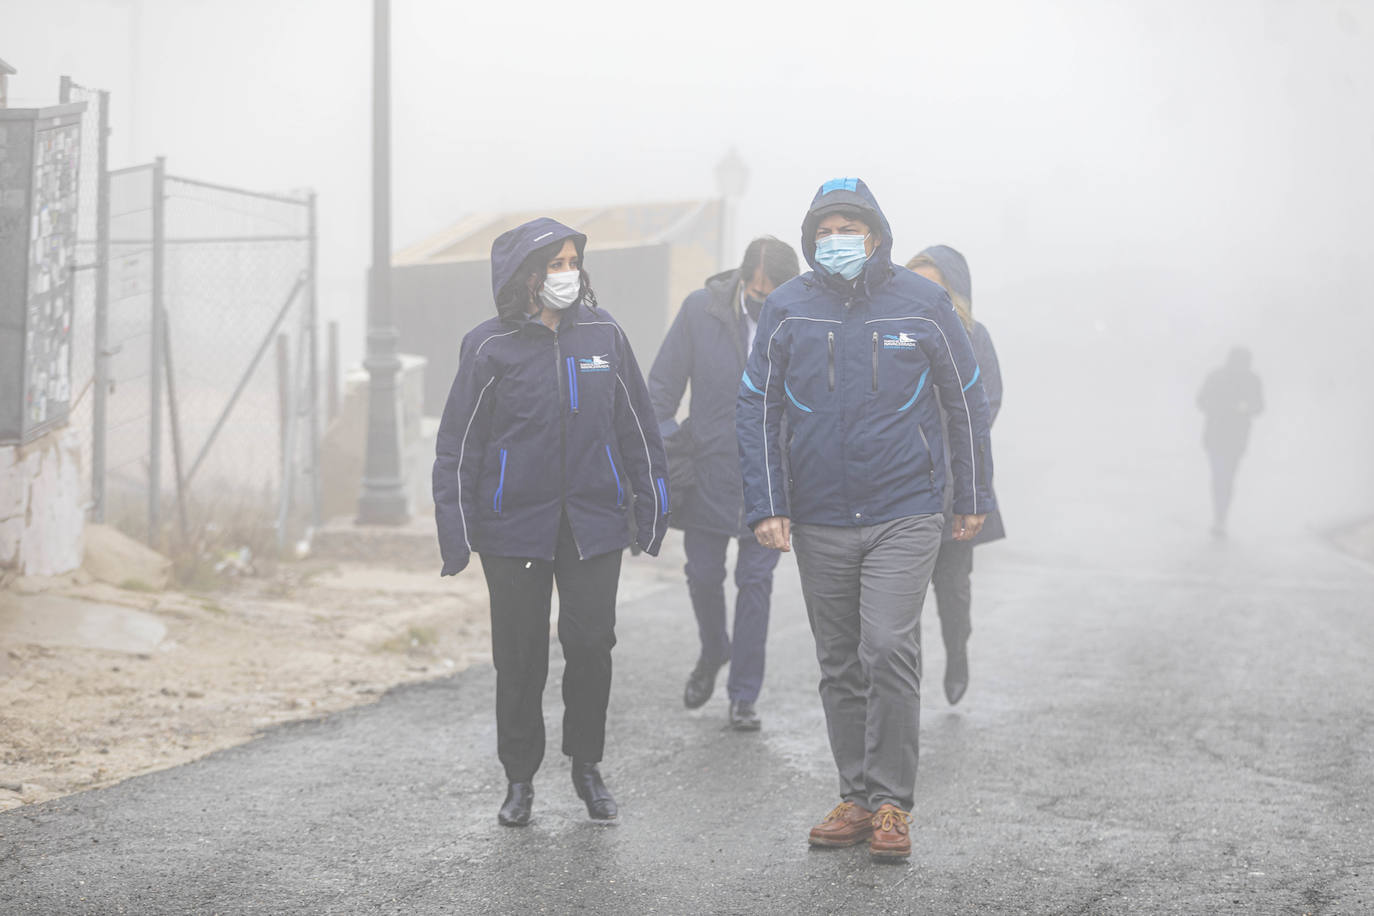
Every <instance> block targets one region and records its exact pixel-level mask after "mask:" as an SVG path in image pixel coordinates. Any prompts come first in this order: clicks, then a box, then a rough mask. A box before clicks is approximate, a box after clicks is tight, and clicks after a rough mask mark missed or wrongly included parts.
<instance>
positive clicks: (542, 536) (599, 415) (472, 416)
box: [434, 220, 671, 576]
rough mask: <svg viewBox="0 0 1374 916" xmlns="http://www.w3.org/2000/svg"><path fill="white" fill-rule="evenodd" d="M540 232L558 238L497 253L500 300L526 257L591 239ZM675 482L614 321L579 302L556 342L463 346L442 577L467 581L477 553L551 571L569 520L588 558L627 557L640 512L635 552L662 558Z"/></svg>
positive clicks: (442, 532)
mask: <svg viewBox="0 0 1374 916" xmlns="http://www.w3.org/2000/svg"><path fill="white" fill-rule="evenodd" d="M535 223H547V224H552V225H553V226H554V227H556V228H554V229H552V230H550V229H548V228H547V226H542V227H541V226H534V229H533V230H530V231H523V232H522V233H521V234H520V235H518V236H517V237H516V238H514V239H507V243H506V245H504V246H502V239H506V238H507V236H509V235H510V233H507V235H506V236H502V239H498V240H497V243H498V246H502V247H503V250H502V251H498V250H497V247H496V246H494V247H493V252H492V272H493V288H494V289H495V290H496V291H497V294H498V297H499V292H500V290H501V288H502V287H503V286H504V284H505V282H508V281H509V280H510V279H511V277H513V276H514V274H515V272H516V270H517V268H518V267H519V265H520V263H521V262H522V261H523V260H524V258H525V256H526V255H528V254H529V253H531V252H532V251H535V250H537V249H538V248H541V247H543V246H544V245H548V244H550V243H551V242H554V241H558V240H559V239H560V238H574V239H580V238H581V236H578V235H577V234H576V233H574V232H573V231H572V230H571V229H568V228H567V227H566V226H562V225H561V224H558V223H554V221H553V220H536V221H535ZM531 225H532V224H530V223H527V224H525V226H522V227H520V230H512V231H513V232H521V230H526V228H527V227H530V226H531ZM550 231H551V232H552V233H553V235H552V236H550V235H548V234H547V233H548V232H550ZM580 247H581V246H580V245H579V248H580ZM505 249H511V250H505ZM501 273H504V278H505V279H504V280H503V281H501V282H498V279H499V276H498V275H499V274H501ZM667 478H668V470H667V460H666V459H665V458H664V455H663V442H662V440H661V439H660V437H659V433H658V426H657V424H656V423H655V421H654V414H653V409H652V408H651V406H650V404H649V393H648V391H647V389H646V388H645V385H644V379H643V376H641V375H640V371H639V365H638V363H636V362H635V357H634V353H633V352H632V351H631V349H630V344H629V341H628V340H626V338H625V334H624V332H623V331H622V330H621V329H620V326H619V325H618V324H616V322H615V320H614V319H612V318H611V316H610V315H609V314H607V313H606V312H605V311H604V310H601V309H598V308H592V307H590V306H588V305H586V304H583V303H580V302H579V303H578V304H577V305H574V306H573V307H571V308H569V309H568V310H567V311H565V312H564V313H563V318H562V322H561V323H560V325H559V327H558V329H557V330H556V331H554V330H550V329H549V328H548V327H546V326H545V325H544V324H543V323H542V322H541V321H539V320H538V319H536V318H525V319H521V320H516V321H506V320H503V319H501V318H491V319H489V320H487V321H484V322H483V323H482V324H480V325H478V326H477V327H476V328H474V329H473V330H472V331H470V332H469V333H468V334H467V336H466V337H464V338H463V344H462V349H461V351H460V355H459V363H458V375H457V377H456V378H455V379H454V381H453V388H452V390H451V391H450V393H449V398H448V403H447V405H446V406H445V407H444V416H443V419H442V421H441V422H440V426H439V435H438V444H437V448H436V455H435V460H434V514H435V520H436V522H437V524H438V528H439V546H440V549H441V551H442V553H443V558H444V567H443V572H442V575H445V576H449V575H453V574H455V573H458V572H460V571H462V570H463V568H464V567H466V566H467V564H468V561H469V560H470V558H471V553H472V551H477V552H478V553H487V554H491V555H492V556H503V557H529V558H539V559H545V560H552V559H553V558H554V548H555V545H556V544H557V541H558V526H559V521H560V518H561V516H562V514H563V513H564V512H566V513H567V515H568V521H569V524H570V525H571V527H572V533H573V537H574V539H575V540H576V542H577V549H578V553H579V555H580V556H582V557H584V558H585V557H592V556H596V555H598V554H602V553H607V552H609V551H613V550H620V549H623V548H624V547H626V546H627V545H628V544H629V541H630V534H629V525H628V524H627V522H626V518H625V514H626V512H627V507H628V506H630V505H631V503H633V506H634V514H635V526H636V529H637V540H638V543H639V544H640V545H641V546H642V547H643V549H644V551H645V552H646V553H648V554H650V555H656V554H657V553H658V548H659V545H660V543H661V542H662V540H663V534H664V532H665V531H666V530H667V515H668V511H669V509H670V508H671V507H670V504H669V494H668V479H667ZM632 494H633V495H634V496H635V497H636V498H635V499H633V500H632V499H631V496H632Z"/></svg>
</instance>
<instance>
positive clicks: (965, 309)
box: [906, 254, 973, 334]
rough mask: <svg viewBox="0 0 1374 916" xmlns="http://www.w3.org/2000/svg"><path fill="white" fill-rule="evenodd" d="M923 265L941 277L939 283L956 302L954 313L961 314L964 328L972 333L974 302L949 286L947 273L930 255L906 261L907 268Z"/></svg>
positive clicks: (911, 268)
mask: <svg viewBox="0 0 1374 916" xmlns="http://www.w3.org/2000/svg"><path fill="white" fill-rule="evenodd" d="M922 267H924V268H926V269H927V270H930V271H932V272H933V273H934V274H935V276H937V277H939V278H940V279H939V281H938V282H939V284H940V285H941V286H943V287H944V289H945V292H946V293H948V294H949V301H950V302H953V303H954V313H955V314H956V315H958V316H959V321H960V322H962V323H963V325H964V330H965V331H967V332H969V333H970V334H972V333H973V303H972V302H969V301H968V299H966V298H965V297H963V296H961V295H959V294H958V293H956V292H955V291H954V290H952V289H950V288H949V284H948V283H946V282H945V275H944V274H943V273H941V272H940V267H939V265H938V264H936V263H935V262H934V261H933V260H931V258H930V256H929V255H924V254H918V255H916V257H914V258H912V259H911V260H910V261H907V262H906V269H907V270H912V271H914V270H917V269H918V268H922Z"/></svg>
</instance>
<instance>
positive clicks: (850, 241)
mask: <svg viewBox="0 0 1374 916" xmlns="http://www.w3.org/2000/svg"><path fill="white" fill-rule="evenodd" d="M867 239H868V236H866V235H827V236H826V237H825V238H823V239H821V240H820V241H819V242H817V243H816V263H817V264H820V265H821V266H822V267H824V268H825V269H826V270H828V271H829V272H830V273H832V274H839V275H840V276H841V277H844V278H845V279H846V280H853V279H854V278H855V277H857V276H858V275H859V271H861V270H863V269H864V262H865V261H867V260H868V251H867V250H866V249H865V248H864V242H865V241H867Z"/></svg>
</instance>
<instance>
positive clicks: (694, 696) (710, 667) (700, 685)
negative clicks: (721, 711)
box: [682, 656, 729, 709]
mask: <svg viewBox="0 0 1374 916" xmlns="http://www.w3.org/2000/svg"><path fill="white" fill-rule="evenodd" d="M728 660H729V659H724V660H721V661H718V662H708V661H707V660H706V658H705V657H704V656H703V657H701V658H698V659H697V666H696V667H695V668H693V669H692V673H691V674H689V675H687V688H686V689H685V690H683V691H682V703H683V705H684V706H686V707H687V708H688V709H700V708H701V707H702V706H705V705H706V701H707V700H709V699H711V694H713V693H715V691H716V674H717V673H718V672H719V671H720V669H721V666H723V665H724V664H725V662H726V661H728Z"/></svg>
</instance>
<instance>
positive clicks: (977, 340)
mask: <svg viewBox="0 0 1374 916" xmlns="http://www.w3.org/2000/svg"><path fill="white" fill-rule="evenodd" d="M906 267H907V270H910V271H914V272H915V273H918V274H920V275H921V276H923V277H925V278H926V279H927V280H933V281H934V282H936V283H938V284H940V285H941V286H943V287H944V288H945V292H947V293H949V298H950V301H952V302H953V303H954V311H955V313H956V314H958V316H959V321H960V323H962V324H963V326H964V330H966V331H968V338H969V343H971V344H972V345H973V355H974V357H975V358H976V359H977V360H978V381H979V382H980V383H981V384H982V386H983V390H984V391H985V392H986V393H987V396H988V407H989V408H990V411H991V416H990V418H989V424H991V423H994V422H996V420H997V411H998V409H999V408H1000V407H1001V406H1002V369H1001V367H1000V366H999V365H998V363H997V351H996V350H995V349H993V346H992V336H991V335H989V334H988V329H987V328H985V327H983V325H981V324H980V323H978V322H977V321H974V320H973V281H972V278H971V277H970V276H969V270H968V262H967V261H965V260H964V256H963V255H961V254H960V253H959V252H957V251H955V250H954V249H953V248H950V247H949V246H948V245H932V246H931V247H929V248H927V249H925V250H924V251H922V252H921V253H920V254H918V255H916V257H914V258H912V259H911V260H910V261H908V262H907V264H906ZM942 419H943V417H942ZM945 441H946V442H948V441H949V437H948V436H946V437H945ZM946 448H948V446H946ZM946 460H948V456H946ZM945 479H946V480H948V479H949V478H948V476H947V477H946V478H945ZM950 495H951V494H949V493H946V501H947V502H948V500H949V498H950ZM996 505H997V506H998V507H999V508H994V509H993V510H992V511H991V512H989V513H988V517H987V519H986V520H985V521H984V522H983V530H982V531H980V532H978V534H977V535H976V536H975V537H974V538H973V539H972V540H969V541H957V540H955V539H954V526H953V525H952V524H950V523H948V522H947V523H946V525H945V534H944V539H943V540H942V541H941V543H940V553H939V555H938V556H937V557H936V558H935V572H934V573H932V574H931V577H930V584H931V587H932V588H933V589H934V590H935V606H936V610H937V611H938V613H939V616H940V635H941V637H942V638H943V639H944V643H945V698H946V699H947V700H949V704H950V705H951V706H953V705H955V704H956V703H958V702H959V701H960V700H961V699H963V698H964V693H965V691H967V690H968V680H969V671H968V639H969V635H970V634H971V633H972V632H973V625H972V622H971V614H970V609H971V605H972V601H973V593H972V586H971V582H970V577H971V576H972V574H973V548H974V547H975V546H977V545H978V544H986V543H988V542H989V541H996V540H999V539H1001V538H1004V537H1006V536H1007V534H1006V530H1005V529H1004V528H1003V527H1002V512H1001V509H1000V506H1001V503H1000V502H999V503H997V504H996ZM946 514H947V516H948V515H949V513H948V511H947V512H946Z"/></svg>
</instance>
